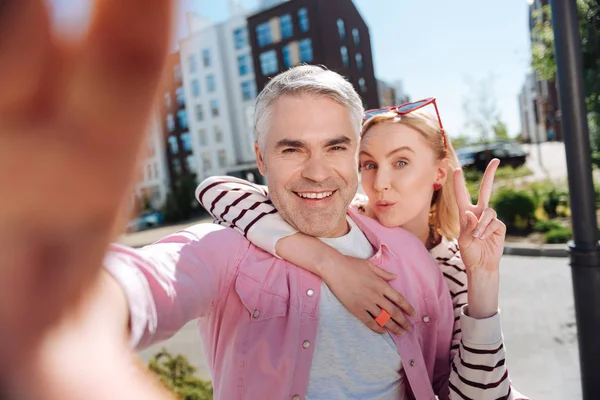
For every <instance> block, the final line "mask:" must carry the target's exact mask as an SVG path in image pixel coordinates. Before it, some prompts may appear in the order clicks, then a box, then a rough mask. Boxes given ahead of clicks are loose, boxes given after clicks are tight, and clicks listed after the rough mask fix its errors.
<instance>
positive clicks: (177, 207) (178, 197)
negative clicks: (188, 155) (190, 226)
mask: <svg viewBox="0 0 600 400" xmlns="http://www.w3.org/2000/svg"><path fill="white" fill-rule="evenodd" d="M196 186H197V182H196V175H195V174H189V175H184V176H182V177H181V178H180V179H179V181H178V182H177V183H176V184H175V186H174V187H173V188H172V190H171V193H169V194H168V195H167V199H166V202H165V205H164V208H163V214H164V217H165V221H166V222H169V223H172V222H180V221H184V220H187V219H190V218H192V217H193V216H195V215H197V214H199V213H200V210H201V207H200V205H199V203H198V201H196V199H195V194H194V193H195V191H196Z"/></svg>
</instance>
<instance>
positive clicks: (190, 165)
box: [185, 154, 197, 174]
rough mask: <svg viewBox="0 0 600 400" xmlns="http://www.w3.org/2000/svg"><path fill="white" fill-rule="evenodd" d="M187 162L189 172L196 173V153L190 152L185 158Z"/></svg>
mask: <svg viewBox="0 0 600 400" xmlns="http://www.w3.org/2000/svg"><path fill="white" fill-rule="evenodd" d="M185 163H186V164H187V165H186V168H187V170H188V172H189V173H191V174H195V173H196V172H197V169H196V160H195V159H194V155H193V154H190V155H189V156H187V157H186V158H185Z"/></svg>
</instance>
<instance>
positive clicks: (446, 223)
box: [360, 110, 460, 239]
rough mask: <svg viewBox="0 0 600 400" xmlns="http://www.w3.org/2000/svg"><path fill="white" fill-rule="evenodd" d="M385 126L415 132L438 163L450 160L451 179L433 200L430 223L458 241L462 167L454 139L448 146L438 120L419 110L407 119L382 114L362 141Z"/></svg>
mask: <svg viewBox="0 0 600 400" xmlns="http://www.w3.org/2000/svg"><path fill="white" fill-rule="evenodd" d="M382 123H393V124H401V125H406V126H409V127H411V128H413V129H414V130H416V131H417V132H419V133H420V134H421V135H422V136H423V138H424V139H425V140H426V141H427V143H428V144H429V146H430V147H431V149H432V150H433V151H434V152H435V155H436V157H437V159H438V160H443V159H444V158H446V159H447V160H448V176H447V178H446V181H445V182H444V185H443V186H442V187H441V188H440V189H439V190H438V191H437V192H435V193H434V194H433V198H432V199H431V208H430V211H429V223H430V224H431V225H432V226H433V229H434V230H435V231H436V232H438V233H439V234H440V235H443V236H445V237H446V238H448V239H454V238H457V237H458V234H459V232H460V222H459V216H458V209H457V206H456V198H455V196H454V179H453V172H454V169H455V168H457V167H458V166H459V163H458V159H457V157H456V153H455V152H454V149H453V148H452V143H450V139H449V138H448V137H446V140H445V142H444V137H443V136H442V135H443V134H442V130H441V128H440V126H439V123H438V121H437V119H436V118H435V117H434V116H432V115H431V114H429V113H427V112H425V111H421V110H416V111H413V112H411V113H409V114H405V115H398V114H396V113H395V112H389V113H385V114H380V115H376V116H374V117H372V118H370V119H368V120H367V121H366V122H365V123H364V125H363V127H362V132H361V135H360V136H361V138H363V137H364V136H365V135H366V134H367V132H368V131H369V129H371V128H372V127H374V126H375V125H379V124H382Z"/></svg>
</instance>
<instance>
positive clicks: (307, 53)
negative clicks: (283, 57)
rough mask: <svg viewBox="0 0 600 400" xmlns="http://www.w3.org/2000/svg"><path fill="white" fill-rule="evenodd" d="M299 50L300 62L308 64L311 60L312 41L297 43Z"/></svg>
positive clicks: (304, 40) (305, 40)
mask: <svg viewBox="0 0 600 400" xmlns="http://www.w3.org/2000/svg"><path fill="white" fill-rule="evenodd" d="M298 47H299V48H300V62H304V63H309V62H312V60H313V50H312V40H310V39H303V40H301V41H300V42H299V43H298Z"/></svg>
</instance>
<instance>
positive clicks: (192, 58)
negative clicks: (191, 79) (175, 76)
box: [188, 54, 198, 74]
mask: <svg viewBox="0 0 600 400" xmlns="http://www.w3.org/2000/svg"><path fill="white" fill-rule="evenodd" d="M188 63H189V65H190V73H191V74H195V73H196V70H197V69H198V60H197V59H196V55H195V54H192V55H191V56H189V58H188Z"/></svg>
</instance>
